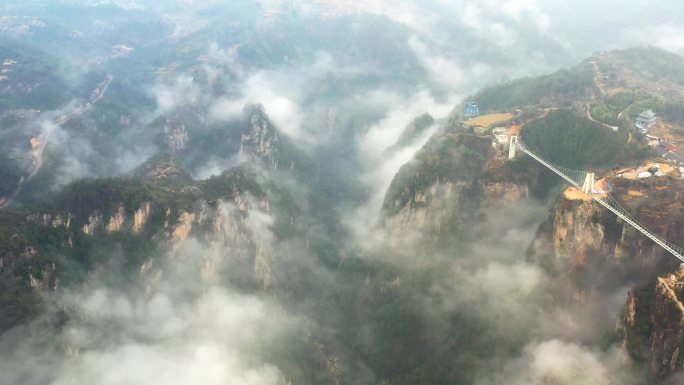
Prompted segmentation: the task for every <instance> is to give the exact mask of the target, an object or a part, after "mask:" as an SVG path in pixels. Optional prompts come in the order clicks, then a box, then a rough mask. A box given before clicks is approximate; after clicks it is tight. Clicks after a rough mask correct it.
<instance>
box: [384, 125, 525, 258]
mask: <svg viewBox="0 0 684 385" xmlns="http://www.w3.org/2000/svg"><path fill="white" fill-rule="evenodd" d="M496 155H497V154H496V153H495V151H494V149H493V147H492V142H491V139H490V138H489V137H485V136H477V135H472V134H466V133H462V132H459V131H456V130H450V129H446V130H442V131H440V132H438V133H436V134H435V135H434V136H433V137H432V138H431V139H430V140H429V141H428V143H427V144H426V145H425V146H424V147H423V148H422V149H421V150H420V151H419V152H418V153H417V154H416V157H415V158H414V159H413V160H412V161H411V162H409V163H408V164H406V165H404V166H403V167H402V168H401V170H400V171H399V173H397V175H396V176H395V178H394V180H393V181H392V183H391V185H390V187H389V189H388V191H387V194H386V195H385V201H384V204H383V209H382V210H383V211H382V214H383V224H384V226H385V228H387V229H388V230H389V231H390V233H392V234H394V235H397V238H400V239H404V240H408V239H409V238H411V237H413V238H415V237H418V238H419V239H420V240H425V241H427V243H428V244H429V245H433V246H438V247H442V246H447V244H450V243H453V242H460V241H461V240H463V239H465V238H468V237H469V236H471V235H472V234H470V232H471V230H473V229H474V226H473V225H474V224H475V223H477V222H479V221H480V220H481V219H482V218H480V217H479V216H480V215H481V214H480V213H481V209H482V208H485V207H488V206H490V205H496V204H502V203H512V202H516V201H518V200H521V199H526V198H529V196H530V184H531V183H533V181H532V179H531V178H529V176H528V175H523V173H521V172H520V171H517V170H515V169H513V168H510V166H509V165H508V164H507V162H505V161H503V160H502V159H499V158H497V157H496Z"/></svg>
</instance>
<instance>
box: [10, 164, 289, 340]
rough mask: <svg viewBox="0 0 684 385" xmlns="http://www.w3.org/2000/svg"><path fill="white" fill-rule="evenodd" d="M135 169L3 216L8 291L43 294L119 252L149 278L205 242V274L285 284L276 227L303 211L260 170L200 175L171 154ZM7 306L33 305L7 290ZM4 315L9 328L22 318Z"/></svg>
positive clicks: (128, 266)
mask: <svg viewBox="0 0 684 385" xmlns="http://www.w3.org/2000/svg"><path fill="white" fill-rule="evenodd" d="M133 174H134V178H133V179H113V180H93V181H81V182H78V183H76V184H74V185H72V186H69V187H68V188H67V189H66V190H65V191H64V192H63V193H62V194H61V195H60V196H58V197H57V198H55V200H54V201H53V202H51V203H50V204H49V205H47V207H43V208H41V210H42V211H40V212H36V213H31V214H16V215H8V214H3V215H2V216H0V235H1V236H0V240H1V241H0V277H3V279H4V280H5V283H8V284H10V283H11V288H8V289H7V290H5V292H7V293H11V292H17V293H25V294H22V295H26V296H29V297H31V298H33V302H36V301H38V297H39V296H40V293H42V292H43V291H45V290H57V289H58V288H59V287H60V286H61V285H62V284H64V283H65V284H66V285H70V284H74V283H78V282H80V280H81V279H82V275H86V276H87V275H89V274H92V273H93V272H94V271H96V270H98V269H100V268H101V266H102V265H103V264H104V265H107V264H111V263H114V261H115V263H116V265H117V266H118V267H117V268H119V269H123V270H125V271H123V272H122V274H123V275H124V276H126V277H127V279H131V280H133V281H135V280H136V277H138V278H137V279H139V280H140V281H142V280H149V281H150V282H151V281H153V280H154V277H158V276H160V274H163V271H164V269H165V268H167V267H168V266H167V265H168V263H169V262H168V261H167V260H166V257H167V256H174V255H176V254H178V253H181V254H183V255H185V254H187V247H196V246H192V245H193V244H195V243H198V242H199V244H201V245H202V246H201V247H200V250H203V251H197V252H194V253H193V254H195V258H198V259H199V260H201V264H202V265H203V266H204V267H203V275H202V279H207V280H209V279H219V278H220V279H223V280H229V281H231V282H233V283H235V284H237V285H249V286H250V287H258V288H260V289H262V290H267V291H272V290H274V289H275V288H276V287H277V285H278V282H277V280H276V278H275V276H276V274H275V271H276V270H277V269H278V266H277V264H278V258H277V257H276V253H275V251H274V248H273V244H274V242H277V240H278V239H277V236H278V235H277V234H283V232H280V233H277V232H276V231H275V229H277V228H278V226H280V225H281V224H282V223H284V222H287V223H292V222H294V221H295V220H296V219H295V217H294V216H295V215H296V212H295V211H292V209H291V207H287V208H286V209H287V210H284V209H283V208H282V206H281V204H280V203H277V204H275V205H274V204H273V203H272V200H271V198H270V197H269V194H268V193H267V192H266V190H264V189H262V187H261V185H260V184H259V183H258V182H257V181H256V179H255V176H254V175H253V174H251V173H250V172H248V171H247V170H246V169H244V168H235V169H232V170H229V171H227V172H225V173H223V174H222V175H219V176H215V177H212V178H210V179H207V180H204V181H192V179H191V178H190V179H189V180H188V179H187V178H188V176H187V175H186V173H185V172H184V171H183V170H182V169H176V163H175V161H174V160H173V159H172V158H168V157H161V158H155V159H153V160H152V161H151V163H147V164H145V165H143V166H142V167H141V168H140V169H139V170H137V171H136V172H134V173H133ZM141 182H142V183H141ZM181 182H182V183H181ZM189 187H190V189H189ZM285 195H287V193H286V192H283V191H279V192H278V194H277V195H276V201H277V202H281V201H288V202H291V201H292V199H290V200H286V199H284V198H283V196H285ZM285 211H287V215H285V214H283V213H284V212H285ZM188 245H190V246H188ZM10 289H11V290H10ZM22 295H19V294H16V293H15V294H12V295H11V298H13V299H16V298H21V297H22ZM0 297H1V296H0ZM23 302H25V303H26V304H30V303H32V301H26V300H23V301H22V303H23ZM0 308H1V309H3V312H4V311H5V310H8V311H9V309H14V310H12V311H14V312H15V313H17V314H21V313H22V312H28V310H26V311H24V310H25V309H24V305H22V304H21V303H17V302H16V301H15V300H12V301H9V299H8V302H6V303H5V302H3V299H2V298H0ZM17 308H20V309H24V310H19V311H18V310H17ZM0 318H1V320H0V323H1V324H2V325H0V326H3V327H5V326H12V325H13V324H14V322H17V321H19V320H20V319H19V318H17V319H13V320H9V319H8V318H7V317H0Z"/></svg>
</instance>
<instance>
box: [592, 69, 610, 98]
mask: <svg viewBox="0 0 684 385" xmlns="http://www.w3.org/2000/svg"><path fill="white" fill-rule="evenodd" d="M589 63H591V64H592V65H593V66H594V84H596V87H597V88H598V89H599V92H601V96H603V95H605V94H606V91H605V90H604V89H603V86H602V85H601V82H600V80H599V79H600V77H601V70H599V67H598V64H596V62H595V61H590V62H589Z"/></svg>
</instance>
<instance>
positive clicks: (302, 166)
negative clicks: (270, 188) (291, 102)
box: [240, 104, 318, 181]
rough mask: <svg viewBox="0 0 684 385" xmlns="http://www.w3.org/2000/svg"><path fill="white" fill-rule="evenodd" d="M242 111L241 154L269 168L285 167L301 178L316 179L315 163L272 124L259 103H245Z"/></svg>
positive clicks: (280, 168) (284, 168)
mask: <svg viewBox="0 0 684 385" xmlns="http://www.w3.org/2000/svg"><path fill="white" fill-rule="evenodd" d="M243 113H244V123H243V125H244V128H243V130H242V134H241V136H240V154H241V155H243V156H250V157H253V158H254V159H257V160H259V161H261V162H262V163H263V164H264V165H265V166H266V167H267V168H268V169H270V170H288V171H291V172H293V173H294V174H295V175H296V176H297V177H299V178H301V179H303V180H313V181H315V180H316V179H317V177H318V171H317V167H316V165H315V163H314V162H313V161H312V160H311V159H310V158H308V157H307V156H306V155H305V154H304V153H302V151H301V150H300V149H298V148H297V147H296V146H295V144H294V143H293V142H292V140H291V139H290V138H289V137H288V136H287V135H285V134H283V133H281V132H280V131H279V130H278V129H277V128H276V127H275V126H274V125H273V123H272V122H271V120H270V119H269V118H268V116H267V115H266V112H265V110H264V108H263V106H262V105H259V104H250V105H247V106H245V108H244V111H243Z"/></svg>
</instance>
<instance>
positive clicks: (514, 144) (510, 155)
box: [508, 135, 518, 159]
mask: <svg viewBox="0 0 684 385" xmlns="http://www.w3.org/2000/svg"><path fill="white" fill-rule="evenodd" d="M517 146H518V135H511V142H510V143H509V144H508V159H513V158H515V148H516V147H517Z"/></svg>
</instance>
